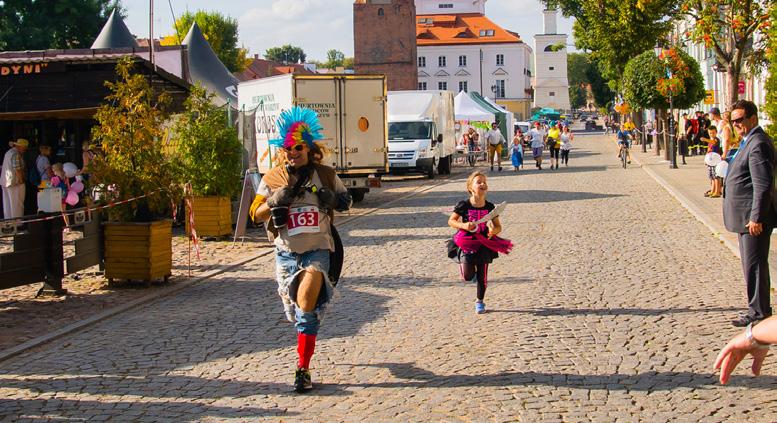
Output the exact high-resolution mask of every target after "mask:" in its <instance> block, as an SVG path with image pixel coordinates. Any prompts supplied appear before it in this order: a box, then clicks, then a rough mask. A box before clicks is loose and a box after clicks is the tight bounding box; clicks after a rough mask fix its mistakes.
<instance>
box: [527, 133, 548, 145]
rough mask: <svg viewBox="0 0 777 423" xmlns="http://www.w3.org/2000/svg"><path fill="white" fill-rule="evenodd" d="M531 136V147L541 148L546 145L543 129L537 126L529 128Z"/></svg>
mask: <svg viewBox="0 0 777 423" xmlns="http://www.w3.org/2000/svg"><path fill="white" fill-rule="evenodd" d="M529 136H530V137H531V148H541V147H544V146H545V142H544V141H543V140H542V138H543V137H544V136H545V134H543V132H542V131H540V130H538V129H537V128H532V129H530V130H529Z"/></svg>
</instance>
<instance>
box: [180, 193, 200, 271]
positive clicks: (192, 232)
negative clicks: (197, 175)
mask: <svg viewBox="0 0 777 423" xmlns="http://www.w3.org/2000/svg"><path fill="white" fill-rule="evenodd" d="M183 192H184V201H185V202H186V210H187V212H186V213H187V214H188V216H187V219H189V239H191V240H192V243H194V252H195V253H197V260H200V238H199V237H198V236H197V229H196V228H195V226H194V204H192V195H193V193H192V184H191V183H187V184H186V186H185V187H184V191H183ZM190 251H191V250H190Z"/></svg>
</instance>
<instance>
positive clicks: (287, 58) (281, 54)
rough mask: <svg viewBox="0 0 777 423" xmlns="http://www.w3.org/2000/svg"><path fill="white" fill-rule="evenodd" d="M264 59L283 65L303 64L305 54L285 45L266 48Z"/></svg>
mask: <svg viewBox="0 0 777 423" xmlns="http://www.w3.org/2000/svg"><path fill="white" fill-rule="evenodd" d="M330 51H331V50H330ZM264 57H265V58H266V59H268V60H273V61H276V62H281V63H284V64H287V65H288V64H292V63H305V58H306V56H305V52H304V51H303V50H302V49H301V48H299V47H294V46H292V45H290V44H285V45H283V46H281V47H272V48H268V49H267V51H266V52H265V53H264Z"/></svg>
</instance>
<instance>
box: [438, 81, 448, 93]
mask: <svg viewBox="0 0 777 423" xmlns="http://www.w3.org/2000/svg"><path fill="white" fill-rule="evenodd" d="M437 89H438V90H443V91H444V90H447V89H448V83H447V82H438V83H437Z"/></svg>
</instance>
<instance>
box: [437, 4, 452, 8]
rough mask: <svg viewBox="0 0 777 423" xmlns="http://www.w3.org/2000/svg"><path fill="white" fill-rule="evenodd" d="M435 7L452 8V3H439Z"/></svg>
mask: <svg viewBox="0 0 777 423" xmlns="http://www.w3.org/2000/svg"><path fill="white" fill-rule="evenodd" d="M437 7H438V8H440V9H453V3H440V4H439V5H437Z"/></svg>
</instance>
